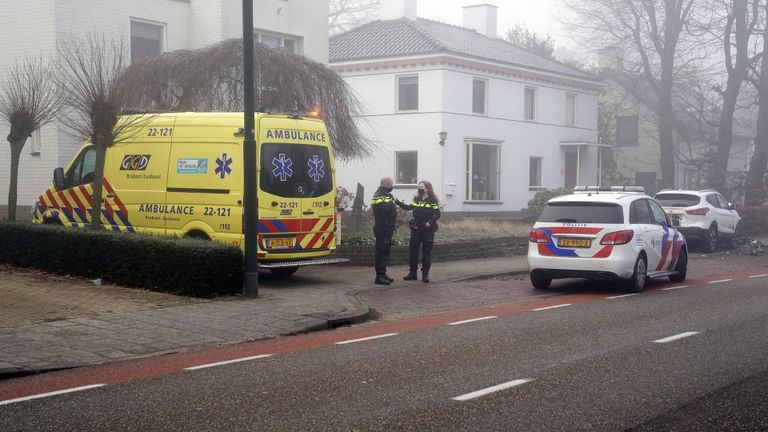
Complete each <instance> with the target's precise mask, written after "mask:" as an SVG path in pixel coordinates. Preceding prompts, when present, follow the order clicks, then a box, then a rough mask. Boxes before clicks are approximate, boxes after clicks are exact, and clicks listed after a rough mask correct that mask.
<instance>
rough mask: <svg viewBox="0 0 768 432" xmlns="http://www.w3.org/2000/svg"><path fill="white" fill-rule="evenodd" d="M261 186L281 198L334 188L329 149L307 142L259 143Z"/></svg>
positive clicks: (304, 196)
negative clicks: (260, 144)
mask: <svg viewBox="0 0 768 432" xmlns="http://www.w3.org/2000/svg"><path fill="white" fill-rule="evenodd" d="M259 182H260V185H261V189H262V190H263V191H265V192H268V193H271V194H273V195H277V196H279V197H282V198H311V197H317V196H321V195H325V194H327V193H329V192H331V191H332V190H333V177H332V174H331V161H330V154H329V152H328V148H326V147H323V146H318V145H307V144H262V146H261V175H260V176H259Z"/></svg>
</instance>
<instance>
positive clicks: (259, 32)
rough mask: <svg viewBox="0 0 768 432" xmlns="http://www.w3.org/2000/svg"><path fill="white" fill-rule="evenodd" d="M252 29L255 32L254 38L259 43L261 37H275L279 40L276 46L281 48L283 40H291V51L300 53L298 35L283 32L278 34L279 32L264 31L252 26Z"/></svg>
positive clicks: (283, 46) (283, 45)
mask: <svg viewBox="0 0 768 432" xmlns="http://www.w3.org/2000/svg"><path fill="white" fill-rule="evenodd" d="M253 31H254V33H255V34H256V38H257V39H256V40H257V41H258V42H259V43H263V42H262V40H261V38H262V37H270V38H275V39H277V40H278V41H279V44H280V45H279V46H278V48H281V49H283V48H285V41H287V40H288V41H291V42H293V51H291V52H292V53H293V54H301V52H300V48H299V39H300V37H298V36H293V35H285V34H279V33H272V32H268V31H264V30H262V29H258V28H254V29H253ZM265 45H266V44H265Z"/></svg>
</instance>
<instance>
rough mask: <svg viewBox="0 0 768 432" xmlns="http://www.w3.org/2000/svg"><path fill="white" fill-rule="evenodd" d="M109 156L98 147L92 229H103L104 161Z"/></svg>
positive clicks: (94, 173)
mask: <svg viewBox="0 0 768 432" xmlns="http://www.w3.org/2000/svg"><path fill="white" fill-rule="evenodd" d="M106 155H107V148H106V147H104V146H96V169H95V170H94V172H93V209H91V229H95V230H98V229H100V228H101V209H102V205H101V204H102V198H101V197H102V195H103V191H104V188H103V184H104V163H105V161H104V159H105V157H106Z"/></svg>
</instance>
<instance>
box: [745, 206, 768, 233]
mask: <svg viewBox="0 0 768 432" xmlns="http://www.w3.org/2000/svg"><path fill="white" fill-rule="evenodd" d="M739 216H741V221H740V222H739V226H738V231H739V235H742V236H754V235H767V234H768V205H762V206H757V207H744V208H740V209H739Z"/></svg>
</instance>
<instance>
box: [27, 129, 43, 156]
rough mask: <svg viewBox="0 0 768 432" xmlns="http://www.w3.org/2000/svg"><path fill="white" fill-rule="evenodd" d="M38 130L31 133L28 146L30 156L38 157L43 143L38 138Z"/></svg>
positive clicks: (39, 137)
mask: <svg viewBox="0 0 768 432" xmlns="http://www.w3.org/2000/svg"><path fill="white" fill-rule="evenodd" d="M40 135H41V134H40V129H38V130H36V131H34V132H32V140H31V142H30V143H29V144H30V152H29V154H31V155H32V156H40V150H41V149H42V146H43V142H42V138H41V136H40Z"/></svg>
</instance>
